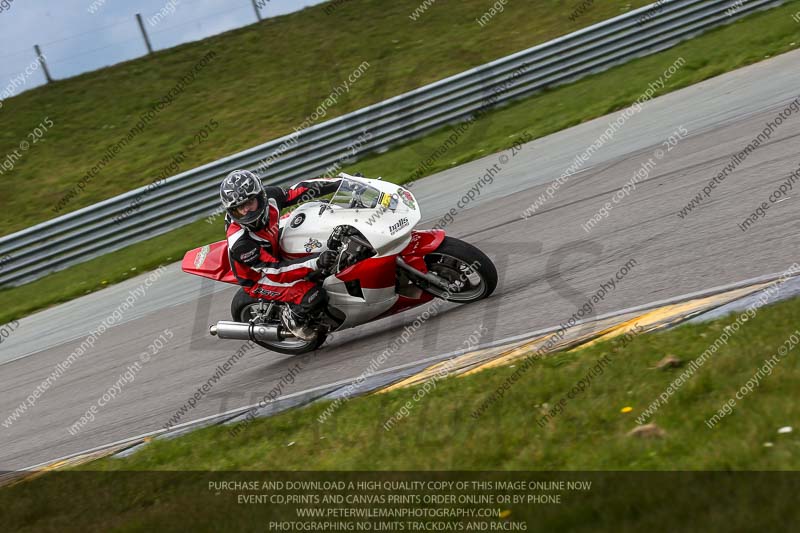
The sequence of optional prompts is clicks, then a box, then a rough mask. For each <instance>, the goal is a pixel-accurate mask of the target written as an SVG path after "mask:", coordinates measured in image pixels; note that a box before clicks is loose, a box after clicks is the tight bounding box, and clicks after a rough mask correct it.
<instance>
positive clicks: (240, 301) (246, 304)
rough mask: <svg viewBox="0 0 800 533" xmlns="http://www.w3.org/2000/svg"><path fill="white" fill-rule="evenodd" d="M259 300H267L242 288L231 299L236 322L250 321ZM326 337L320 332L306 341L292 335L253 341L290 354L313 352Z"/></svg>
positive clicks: (269, 348) (268, 348) (233, 316)
mask: <svg viewBox="0 0 800 533" xmlns="http://www.w3.org/2000/svg"><path fill="white" fill-rule="evenodd" d="M259 302H266V300H259V299H258V298H253V297H252V296H250V295H249V294H247V293H246V292H244V289H241V288H240V289H239V290H238V291H237V292H236V295H235V296H234V297H233V300H232V301H231V317H232V318H233V320H234V321H235V322H250V319H251V318H253V317H254V311H255V306H256V305H257V304H258V303H259ZM276 304H280V305H281V306H283V305H285V304H281V303H280V302H276ZM279 321H280V319H275V320H270V322H279ZM325 338H326V335H325V334H324V333H320V334H319V335H318V336H317V338H316V339H314V340H313V341H304V340H302V339H298V338H295V337H291V338H288V339H286V340H284V341H275V342H260V341H253V342H255V343H256V344H258V345H259V346H261V347H262V348H266V349H267V350H271V351H273V352H278V353H285V354H288V355H300V354H304V353H308V352H313V351H314V350H316V349H318V348H319V347H320V346H322V344H323V343H324V342H325Z"/></svg>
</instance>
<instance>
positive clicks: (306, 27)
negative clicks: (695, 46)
mask: <svg viewBox="0 0 800 533" xmlns="http://www.w3.org/2000/svg"><path fill="white" fill-rule="evenodd" d="M646 3H647V0H636V1H629V2H626V1H622V0H609V1H605V2H602V3H599V4H598V5H597V6H594V7H593V8H592V9H591V10H589V11H588V12H587V13H586V14H585V15H584V16H582V17H580V18H579V19H578V20H576V21H575V22H571V21H570V20H569V19H568V18H567V17H568V15H569V13H570V12H571V9H568V8H567V7H566V6H563V5H561V4H563V3H562V2H558V1H556V0H535V1H530V2H524V3H522V2H518V3H510V4H509V5H508V6H507V8H506V11H505V13H503V14H502V15H500V16H498V17H496V18H495V20H494V21H493V22H492V23H491V24H488V25H487V26H485V27H484V28H480V27H479V26H478V24H477V23H476V21H475V19H476V18H477V17H478V16H480V15H481V14H482V13H483V12H484V10H485V8H486V2H485V0H439V1H438V2H437V3H436V5H434V6H432V7H431V9H429V10H428V12H427V13H425V15H424V16H423V17H422V18H421V19H420V20H419V21H417V22H412V21H411V20H410V19H409V18H408V15H409V14H410V13H412V12H413V10H414V9H415V8H416V7H417V6H418V5H419V0H396V1H393V2H385V1H383V0H350V1H349V2H346V3H344V4H342V5H340V6H338V7H337V9H336V10H335V11H333V13H332V14H330V15H326V14H325V7H326V6H325V5H318V6H314V7H310V8H307V9H304V10H302V11H300V12H297V13H293V14H290V15H286V16H282V17H278V18H275V19H270V20H267V21H264V22H263V23H260V24H254V25H251V26H247V27H245V28H241V29H237V30H234V31H230V32H227V33H225V34H222V35H219V36H215V37H211V38H208V39H205V40H203V41H200V42H196V43H190V44H186V45H182V46H178V47H175V48H172V49H169V50H164V51H161V52H157V53H156V54H155V55H153V56H151V57H144V58H140V59H136V60H133V61H129V62H126V63H122V64H119V65H116V66H113V67H109V68H105V69H101V70H98V71H95V72H91V73H87V74H83V75H81V76H77V77H75V78H71V79H67V80H63V81H58V82H56V83H53V84H50V85H47V86H44V87H40V88H37V89H34V90H31V91H28V92H25V93H23V94H21V95H19V96H18V97H15V98H11V99H8V100H6V101H4V105H3V109H2V113H3V128H2V130H0V154H2V159H4V158H5V157H4V156H5V154H7V153H11V152H12V151H13V150H14V149H15V148H17V147H18V146H19V143H20V141H23V140H25V139H26V137H27V135H28V133H29V132H31V131H32V129H33V128H34V127H35V126H36V125H37V124H39V123H40V122H42V121H43V120H44V119H45V117H49V118H50V119H51V120H52V121H53V122H54V126H53V127H52V128H51V129H50V131H49V132H48V133H47V134H46V135H45V137H44V139H43V141H40V142H38V143H36V144H34V145H33V146H32V147H31V149H30V150H29V151H28V152H26V153H25V154H24V157H23V158H22V160H21V161H20V162H19V163H17V165H16V167H15V168H14V169H13V171H11V172H6V173H5V174H4V176H3V180H4V182H5V184H6V185H5V189H4V194H2V195H0V235H4V234H7V233H10V232H13V231H16V230H20V229H23V228H25V227H27V226H30V225H33V224H35V223H37V222H42V221H44V220H46V219H48V218H51V217H53V216H54V214H53V212H52V211H51V209H50V208H51V206H53V205H55V204H57V203H58V202H59V200H60V199H61V198H62V197H63V195H64V194H65V193H66V192H67V191H68V190H69V189H70V188H71V187H72V186H73V185H74V184H75V183H76V182H78V180H80V179H81V177H82V176H83V175H84V174H85V173H86V172H87V171H89V169H91V168H92V166H93V165H95V164H96V163H97V162H98V160H99V159H100V158H101V157H102V155H103V153H104V152H105V150H106V146H107V145H108V144H109V143H111V142H112V141H114V140H116V139H118V138H119V137H120V136H122V135H123V134H124V133H125V132H127V131H128V130H129V129H130V128H132V127H133V126H134V125H135V124H136V122H137V120H138V117H139V116H140V115H141V114H142V113H143V112H145V111H147V110H148V109H150V106H151V104H152V103H154V102H155V101H157V100H158V99H159V98H160V97H162V96H163V95H164V94H166V93H167V92H168V91H169V89H170V88H171V87H172V86H173V85H174V84H175V83H176V82H177V81H178V80H179V79H180V78H181V77H182V76H184V75H185V74H186V73H188V72H189V71H190V70H191V68H192V66H193V65H194V64H195V63H196V62H197V61H198V60H199V59H200V58H201V57H202V56H204V55H205V54H206V53H208V52H209V51H213V52H215V53H216V57H215V58H214V59H213V60H212V61H211V63H210V64H209V65H208V66H207V67H206V68H204V69H203V70H202V71H201V72H200V73H199V74H198V75H197V79H196V80H195V81H194V83H193V84H192V85H191V86H190V87H189V88H188V89H187V90H186V92H184V93H183V94H180V95H179V96H178V97H177V98H176V99H175V101H174V103H173V104H172V105H170V106H169V107H168V108H166V109H165V110H164V111H162V112H161V113H159V114H158V115H157V117H156V118H155V119H154V120H153V121H152V122H151V123H150V124H149V125H148V126H147V128H146V129H145V130H144V132H143V133H141V134H140V135H139V136H138V137H136V139H135V140H134V141H133V142H132V143H131V144H130V145H128V146H127V147H126V148H124V150H123V151H122V152H121V153H120V154H119V155H118V156H117V157H116V159H115V160H114V161H113V162H112V163H110V164H109V165H108V166H106V167H105V168H104V169H103V170H102V172H101V173H100V174H99V175H98V176H97V177H95V178H94V179H93V180H92V181H91V182H90V183H89V185H88V186H87V187H86V190H85V192H84V193H83V194H81V195H80V196H78V197H77V198H75V199H73V200H72V201H71V202H70V203H69V204H68V206H67V207H66V209H65V211H64V212H67V211H71V210H74V209H78V208H79V207H84V206H87V205H91V204H93V203H95V202H97V201H99V200H102V199H105V198H109V197H112V196H114V195H117V194H120V193H123V192H125V191H128V190H131V189H133V188H135V187H138V186H142V185H145V184H148V183H151V182H153V181H155V180H156V178H157V176H158V174H159V172H160V171H161V169H162V168H163V167H165V166H167V165H169V163H170V162H171V161H172V159H173V156H175V155H176V154H177V153H178V152H179V151H180V150H182V149H185V148H186V147H187V146H189V145H190V144H191V143H192V141H193V136H194V134H195V133H196V132H197V131H198V130H200V129H201V128H202V127H203V125H205V124H206V123H208V122H209V121H210V120H211V119H214V120H216V121H217V122H218V123H219V124H220V126H219V128H217V129H216V131H214V132H213V134H212V135H211V138H210V142H206V143H204V144H203V145H202V147H203V149H202V150H195V151H193V152H192V153H191V154H189V155H188V157H187V159H186V161H185V162H184V163H183V165H182V168H181V170H187V169H189V168H192V167H195V166H199V165H201V164H204V163H208V162H210V161H214V160H216V159H219V158H220V157H223V156H226V155H230V154H232V153H235V152H238V151H241V150H243V149H245V148H249V147H251V146H255V145H257V144H260V143H263V142H266V141H268V140H270V139H274V138H277V137H279V136H281V135H284V134H288V133H290V132H291V131H292V130H293V128H294V127H297V126H299V125H300V124H301V123H303V121H304V120H305V118H306V117H308V116H309V115H311V114H312V113H313V112H314V110H315V109H316V108H317V106H319V105H320V104H321V103H322V102H323V101H324V100H325V99H326V98H327V97H328V95H329V94H331V91H332V90H333V88H334V87H336V86H338V85H340V84H342V82H343V81H344V80H346V79H347V77H348V75H350V74H351V73H352V72H353V71H354V70H355V69H356V67H357V66H358V65H360V64H361V63H362V62H363V61H367V62H368V63H369V65H370V66H369V68H368V69H367V71H366V72H365V73H364V75H363V76H362V77H361V79H359V80H358V81H356V82H355V83H354V84H353V85H352V87H351V89H350V91H349V93H347V94H345V95H343V96H341V97H340V99H339V101H338V102H337V103H336V104H335V105H334V106H332V107H331V108H330V109H329V111H328V114H327V116H326V117H324V118H323V119H322V120H326V119H330V118H334V117H336V116H338V115H342V114H345V113H347V112H349V111H353V110H355V109H359V108H361V107H364V106H366V105H368V104H372V103H375V102H378V101H380V100H383V99H386V98H389V97H392V96H395V95H397V94H400V93H402V92H404V91H408V90H411V89H414V88H416V87H419V86H421V85H424V84H427V83H430V82H433V81H436V80H438V79H441V78H443V77H446V76H448V75H451V74H455V73H458V72H461V71H463V70H466V69H468V68H471V67H474V66H476V65H480V64H483V63H485V62H487V61H490V60H492V59H496V58H498V57H501V56H503V55H507V54H509V53H513V52H516V51H518V50H521V49H524V48H527V47H530V46H533V45H535V44H538V43H541V42H544V41H547V40H549V39H552V38H554V37H557V36H559V35H562V34H565V33H569V32H570V31H574V30H576V29H579V28H581V27H583V26H586V25H589V24H592V23H594V22H597V21H601V20H604V19H607V18H610V17H613V16H616V15H619V14H621V13H624V12H626V11H628V10H630V9H633V8H635V7H639V6H641V5H644V4H646ZM44 52H45V53H47V52H48V50H47V49H46V47H45V49H44ZM7 178H12V179H7Z"/></svg>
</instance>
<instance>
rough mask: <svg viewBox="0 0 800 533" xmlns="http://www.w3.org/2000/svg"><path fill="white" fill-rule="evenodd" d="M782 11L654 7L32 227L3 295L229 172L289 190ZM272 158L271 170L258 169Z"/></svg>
mask: <svg viewBox="0 0 800 533" xmlns="http://www.w3.org/2000/svg"><path fill="white" fill-rule="evenodd" d="M782 3H783V2H782V1H781V0H750V1H747V0H745V1H744V2H741V3H740V2H737V1H733V0H725V1H714V0H704V1H699V0H672V1H667V2H658V3H655V4H651V5H649V6H645V7H642V8H640V9H637V10H635V11H631V12H630V13H626V14H625V15H621V16H619V17H616V18H613V19H611V20H607V21H605V22H601V23H599V24H595V25H594V26H590V27H588V28H584V29H582V30H580V31H576V32H574V33H571V34H569V35H565V36H563V37H559V38H557V39H553V40H552V41H548V42H546V43H543V44H540V45H537V46H534V47H532V48H529V49H527V50H523V51H521V52H517V53H515V54H512V55H509V56H506V57H503V58H500V59H497V60H495V61H492V62H490V63H487V64H485V65H482V66H479V67H476V68H473V69H471V70H468V71H466V72H462V73H460V74H456V75H455V76H451V77H449V78H446V79H443V80H440V81H438V82H435V83H432V84H430V85H426V86H424V87H420V88H418V89H415V90H413V91H410V92H407V93H405V94H401V95H399V96H395V97H393V98H389V99H388V100H384V101H383V102H379V103H377V104H374V105H371V106H369V107H365V108H363V109H359V110H357V111H354V112H352V113H349V114H347V115H344V116H341V117H338V118H335V119H333V120H329V121H327V122H324V123H321V124H318V125H315V126H312V127H310V128H307V129H304V130H301V131H299V132H297V133H294V134H292V135H289V136H285V137H281V138H279V139H275V140H273V141H270V142H267V143H265V144H262V145H260V146H256V147H254V148H250V149H248V150H245V151H243V152H239V153H237V154H233V155H231V156H229V157H226V158H223V159H220V160H217V161H214V162H212V163H209V164H207V165H203V166H201V167H199V168H195V169H192V170H189V171H187V172H183V173H181V174H178V175H176V176H172V177H171V178H168V179H167V180H166V183H165V184H164V185H163V186H161V187H160V188H158V189H156V190H153V191H151V192H149V193H148V194H147V195H146V196H145V197H144V199H143V201H142V202H141V204H140V207H139V209H138V210H137V211H136V212H135V213H133V214H131V215H130V216H126V217H124V218H123V219H122V220H121V221H119V222H118V223H115V222H114V217H118V216H120V215H122V214H123V213H124V212H125V210H126V209H128V208H129V207H130V203H131V202H132V201H133V199H134V198H135V197H136V196H137V195H138V194H141V193H142V192H144V190H145V187H141V188H139V189H136V190H134V191H131V192H128V193H125V194H122V195H120V196H116V197H114V198H110V199H108V200H105V201H103V202H100V203H97V204H95V205H92V206H89V207H85V208H83V209H79V210H77V211H74V212H72V213H68V214H66V215H63V216H60V217H58V218H55V219H53V220H49V221H47V222H43V223H41V224H37V225H36V226H33V227H30V228H27V229H25V230H22V231H19V232H17V233H14V234H11V235H7V236H5V237H2V238H0V257H2V258H3V263H2V268H0V285H20V284H23V283H26V282H29V281H32V280H34V279H37V278H40V277H42V276H44V275H46V274H49V273H51V272H55V271H58V270H62V269H64V268H67V267H69V266H71V265H75V264H78V263H81V262H83V261H87V260H89V259H91V258H93V257H97V256H99V255H102V254H105V253H108V252H111V251H113V250H117V249H119V248H123V247H125V246H127V245H129V244H132V243H135V242H139V241H142V240H145V239H148V238H150V237H153V236H155V235H159V234H162V233H165V232H167V231H170V230H172V229H174V228H177V227H180V226H183V225H185V224H188V223H190V222H192V221H194V220H197V219H199V218H202V217H204V216H207V215H209V214H210V213H211V212H212V211H213V210H214V209H215V208H216V207H217V204H218V199H217V186H218V183H219V180H220V179H221V177H222V176H223V175H225V174H226V173H227V172H229V171H230V170H232V169H235V168H250V169H259V170H258V171H259V174H260V175H261V177H262V179H263V180H264V182H265V183H288V182H292V181H297V180H299V179H300V178H304V177H309V176H313V175H317V174H320V173H324V172H326V171H327V170H329V169H330V168H331V167H332V166H333V165H336V164H337V163H340V162H342V161H348V158H351V159H352V158H353V157H354V156H357V155H363V154H364V153H367V152H373V151H376V150H380V149H385V148H386V147H388V146H390V145H393V144H397V143H399V142H403V141H407V140H409V139H413V138H415V137H419V136H420V135H421V134H423V133H424V132H427V131H430V130H433V129H437V128H441V127H442V126H445V125H447V124H450V123H455V122H458V121H461V120H464V119H466V118H467V117H469V116H471V115H474V114H475V113H476V112H478V111H481V110H484V109H487V108H489V107H492V106H495V105H497V104H500V103H502V102H507V101H509V100H513V99H517V98H520V97H523V96H526V95H529V94H531V93H533V92H536V91H539V90H542V89H544V88H546V87H550V86H553V85H555V84H559V83H564V82H566V81H570V80H574V79H577V78H580V77H582V76H585V75H587V74H591V73H594V72H598V71H601V70H604V69H607V68H609V67H611V66H613V65H616V64H620V63H623V62H626V61H629V60H631V59H633V58H636V57H641V56H644V55H647V54H652V53H654V52H657V51H660V50H663V49H665V48H668V47H670V46H673V45H675V44H676V43H678V42H680V41H682V40H685V39H688V38H690V37H692V36H694V35H696V34H698V33H701V32H703V31H705V30H707V29H709V28H713V27H715V26H719V25H721V24H724V23H727V22H729V21H731V20H734V19H736V18H739V17H741V16H744V15H747V14H750V13H752V12H753V11H756V10H760V9H766V8H770V7H775V6H777V5H780V4H782ZM286 141H291V142H289V143H287V145H286V146H288V148H287V149H285V151H280V150H279V147H280V146H281V145H282V144H283V143H285V142H286ZM286 146H285V147H286ZM356 148H357V149H356ZM354 152H355V153H354ZM275 154H277V157H275V158H274V161H273V162H271V164H270V165H268V166H267V165H265V164H263V163H262V162H263V161H264V160H265V159H267V158H268V157H270V155H275ZM176 206H180V208H178V209H176Z"/></svg>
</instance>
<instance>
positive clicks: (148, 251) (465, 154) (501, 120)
mask: <svg viewBox="0 0 800 533" xmlns="http://www.w3.org/2000/svg"><path fill="white" fill-rule="evenodd" d="M798 4H800V2H798V1H797V0H794V1H792V2H789V3H787V4H786V5H784V6H782V7H778V8H775V9H773V10H770V11H767V12H764V13H759V14H756V15H752V16H750V17H747V18H745V19H743V20H741V21H738V22H736V23H734V24H731V25H729V26H726V27H723V28H719V29H717V30H714V31H712V32H709V33H707V34H705V35H702V36H700V37H697V38H696V39H693V40H691V41H687V42H686V43H683V44H681V45H679V46H676V47H674V48H671V49H669V50H666V51H664V52H661V53H659V54H655V55H652V56H648V57H645V58H642V59H638V60H636V61H633V62H630V63H627V64H625V65H622V66H619V67H616V68H614V69H612V70H609V71H607V72H603V73H601V74H598V75H595V76H591V77H588V78H585V79H583V80H580V81H578V82H576V83H573V84H570V85H565V86H562V87H558V88H555V89H553V90H550V91H546V92H544V93H541V94H538V95H535V96H533V97H530V98H527V99H525V100H522V101H520V102H517V103H514V104H512V105H509V106H506V107H504V108H501V109H498V110H495V111H492V112H490V113H487V114H486V115H485V116H483V117H482V118H481V119H480V120H478V121H476V122H475V123H474V124H473V126H472V127H471V128H470V129H469V130H468V132H467V133H466V134H464V135H463V136H462V137H461V138H460V139H459V141H458V143H457V144H456V145H455V146H453V147H451V148H450V149H449V150H448V151H447V153H446V157H442V158H440V159H439V160H438V161H436V162H435V163H433V164H432V165H430V167H428V168H426V170H425V172H424V173H422V174H423V175H428V174H432V173H434V172H437V171H440V170H443V169H446V168H450V167H452V166H455V165H458V164H461V163H464V162H467V161H471V160H474V159H476V158H479V157H483V156H485V155H487V154H490V153H492V152H495V151H498V150H501V149H505V148H508V147H510V146H512V145H513V144H514V142H515V140H516V139H518V138H522V137H523V136H524V137H525V138H529V137H533V138H538V137H542V136H545V135H549V134H551V133H554V132H556V131H560V130H562V129H565V128H568V127H570V126H574V125H576V124H579V123H581V122H584V121H587V120H590V119H593V118H596V117H598V116H602V115H604V114H606V113H610V112H612V111H615V110H619V109H622V108H624V107H625V106H627V105H629V104H630V103H632V102H634V101H635V100H636V99H637V98H638V97H639V96H640V95H641V94H642V93H643V92H644V91H645V89H646V88H647V87H648V84H650V83H651V82H652V81H653V80H655V79H657V78H658V76H659V75H661V73H662V72H664V70H665V69H666V68H668V67H669V66H670V65H671V64H673V62H674V61H675V59H676V58H678V57H683V58H684V59H685V60H686V64H685V65H684V66H683V67H682V68H681V69H680V70H678V72H677V73H676V74H675V75H674V76H672V78H670V79H669V81H668V82H667V84H666V86H665V87H664V89H663V90H662V91H661V93H660V94H664V93H666V92H670V91H674V90H676V89H679V88H682V87H686V86H689V85H692V84H694V83H697V82H700V81H702V80H705V79H708V78H711V77H714V76H717V75H719V74H722V73H725V72H729V71H731V70H734V69H736V68H739V67H742V66H745V65H748V64H752V63H755V62H758V61H761V60H763V59H764V58H767V57H771V56H774V55H777V54H780V53H783V52H786V51H789V50H793V49H795V48H796V47H797V43H798V35H797V31H798V28H800V25H798V24H797V23H796V22H795V21H794V20H793V19H792V17H791V15H792V14H793V13H794V12H795V11H796V10H797V7H798ZM345 5H348V4H342V6H345ZM508 15H509V20H510V19H511V16H510V15H511V13H508ZM496 24H501V22H500V20H498V21H497V22H496ZM503 24H508V22H505V23H503ZM515 24H516V22H515ZM23 96H24V95H23ZM450 134H451V129H450V128H445V129H443V130H441V131H438V132H435V133H432V134H430V135H428V136H426V137H424V138H422V139H419V140H417V141H414V142H411V143H408V144H406V145H404V146H400V147H397V148H395V149H393V150H391V151H389V152H387V153H384V154H380V155H375V156H372V157H369V158H367V159H364V160H362V161H360V162H358V163H357V164H356V165H355V166H352V167H349V168H346V169H345V170H347V171H353V170H359V171H361V172H362V173H364V174H365V175H367V176H378V175H382V176H384V178H385V179H387V180H389V181H394V182H407V181H409V180H411V179H413V178H414V177H416V176H417V174H418V173H417V169H418V168H419V165H420V164H421V162H422V161H424V160H426V159H427V158H429V157H430V156H431V155H432V154H433V153H434V152H436V150H437V149H438V148H439V147H441V146H443V145H444V143H445V141H446V139H447V138H448V136H450ZM0 200H1V199H0ZM0 211H2V210H0ZM222 237H223V229H222V222H221V220H218V223H217V224H216V225H209V224H207V223H205V222H203V221H201V222H196V223H194V224H192V225H189V226H186V227H185V228H182V229H180V230H178V231H175V232H172V233H170V234H167V235H165V236H162V237H158V238H156V239H154V240H153V241H152V242H151V241H148V242H143V243H139V244H135V245H132V246H130V247H129V248H126V249H124V250H121V251H118V252H114V253H112V254H108V255H107V256H104V257H102V258H99V259H96V260H93V261H89V262H87V263H84V264H82V265H78V266H76V267H72V268H70V269H67V270H65V271H63V272H61V273H58V274H55V275H52V276H48V277H47V278H44V279H42V280H39V281H36V282H33V283H30V284H28V285H25V286H22V287H18V288H11V289H6V290H3V291H0V309H2V312H0V323H5V322H8V321H10V320H13V319H18V318H21V317H22V316H24V315H25V314H27V313H30V312H32V311H35V310H37V309H41V308H44V307H47V306H50V305H53V304H55V303H58V302H62V301H65V300H68V299H70V298H74V297H77V296H80V295H82V294H85V293H86V292H91V291H93V290H98V289H100V288H102V287H103V286H105V284H103V283H102V282H103V281H107V282H109V283H112V282H115V281H119V280H122V279H125V277H126V276H128V275H129V273H130V269H131V268H136V269H137V271H142V270H144V269H145V268H148V267H153V266H156V265H158V264H160V263H163V262H165V261H168V260H169V259H168V258H170V257H171V258H173V259H177V258H179V257H181V256H182V255H183V252H184V251H185V250H188V249H190V248H192V247H195V246H198V245H200V244H204V243H205V242H211V241H216V240H220V239H222Z"/></svg>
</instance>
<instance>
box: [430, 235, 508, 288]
mask: <svg viewBox="0 0 800 533" xmlns="http://www.w3.org/2000/svg"><path fill="white" fill-rule="evenodd" d="M425 264H426V265H427V266H428V272H431V273H432V274H435V275H437V276H439V277H440V278H442V279H443V280H444V281H446V282H447V283H448V284H449V285H450V287H451V288H450V289H448V290H444V289H441V288H439V287H434V286H428V287H426V288H425V290H426V291H427V292H429V293H430V294H432V295H434V296H436V297H437V298H441V299H442V300H446V301H448V302H456V303H470V302H476V301H478V300H481V299H483V298H487V297H488V296H489V295H491V294H492V293H493V292H494V289H495V288H496V287H497V269H496V268H495V266H494V263H492V260H491V259H489V258H488V257H487V256H486V254H484V253H483V252H482V251H480V250H479V249H478V248H476V247H475V246H473V245H471V244H469V243H468V242H464V241H462V240H459V239H456V238H454V237H445V238H444V240H443V241H442V244H440V245H439V247H438V248H437V249H436V250H435V251H433V252H431V253H429V254H427V255H426V256H425Z"/></svg>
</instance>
